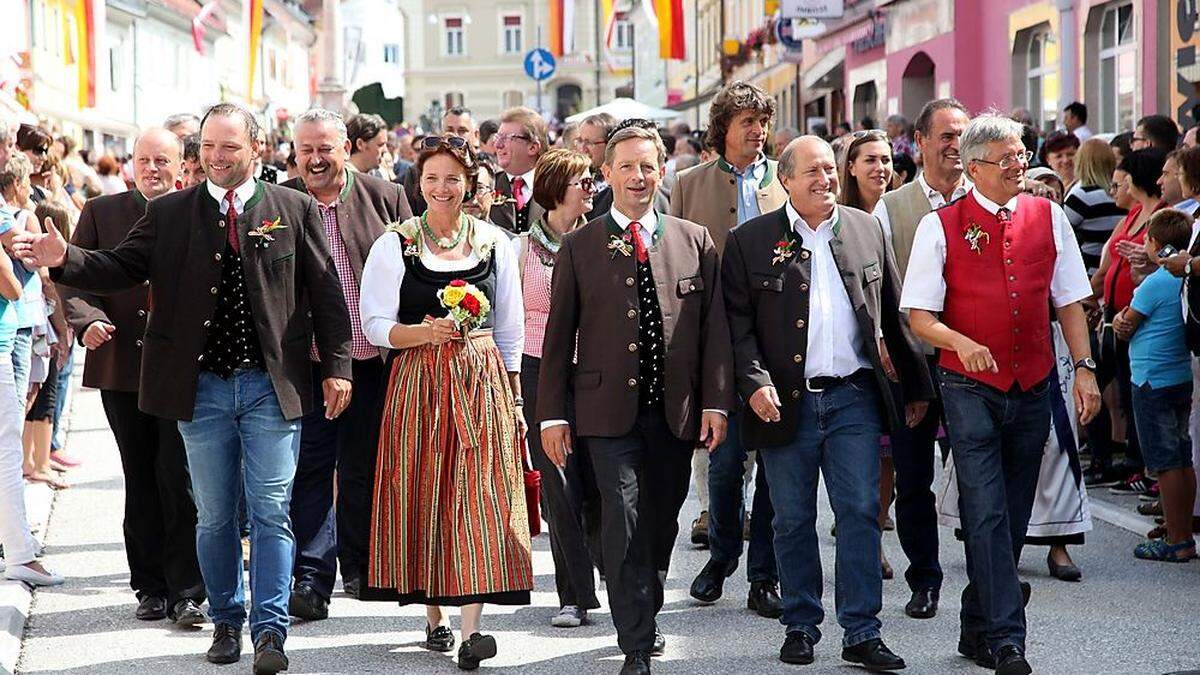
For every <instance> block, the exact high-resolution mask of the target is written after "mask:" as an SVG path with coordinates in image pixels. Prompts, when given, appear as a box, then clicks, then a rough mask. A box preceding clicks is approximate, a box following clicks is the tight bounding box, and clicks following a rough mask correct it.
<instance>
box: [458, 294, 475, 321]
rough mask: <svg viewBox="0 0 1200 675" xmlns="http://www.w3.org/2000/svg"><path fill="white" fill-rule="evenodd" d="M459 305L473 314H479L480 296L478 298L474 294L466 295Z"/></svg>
mask: <svg viewBox="0 0 1200 675" xmlns="http://www.w3.org/2000/svg"><path fill="white" fill-rule="evenodd" d="M458 306H459V307H462V308H463V309H465V310H467V311H468V312H470V313H471V316H479V310H480V307H479V298H476V297H475V296H473V295H467V296H466V297H464V298H463V299H462V302H460V303H458Z"/></svg>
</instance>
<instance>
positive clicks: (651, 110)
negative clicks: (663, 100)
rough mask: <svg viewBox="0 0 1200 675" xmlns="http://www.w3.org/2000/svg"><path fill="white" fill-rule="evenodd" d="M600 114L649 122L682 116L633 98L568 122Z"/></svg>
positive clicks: (594, 109)
mask: <svg viewBox="0 0 1200 675" xmlns="http://www.w3.org/2000/svg"><path fill="white" fill-rule="evenodd" d="M600 113H608V114H610V115H612V116H613V117H615V118H617V120H627V119H632V118H641V119H647V120H654V121H660V120H673V119H675V118H677V117H679V116H680V113H679V111H677V110H668V109H667V108H655V107H654V106H649V105H646V104H645V103H642V102H640V101H635V100H633V99H631V98H614V99H613V100H611V101H609V102H608V103H605V104H604V105H601V106H596V107H595V108H592V109H590V110H584V111H583V112H578V113H575V114H574V115H571V116H570V117H568V118H567V120H566V121H567V122H568V123H570V122H579V121H581V120H583V119H584V118H585V117H591V116H592V115H598V114H600Z"/></svg>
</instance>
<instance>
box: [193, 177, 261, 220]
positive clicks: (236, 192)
mask: <svg viewBox="0 0 1200 675" xmlns="http://www.w3.org/2000/svg"><path fill="white" fill-rule="evenodd" d="M204 184H205V185H206V186H208V194H210V195H212V198H213V199H215V200H217V203H218V204H220V205H221V207H220V208H221V213H222V214H224V213H226V212H227V211H228V209H229V202H227V201H225V194H226V193H227V192H229V188H223V187H221V186H220V185H217V184H216V183H213V182H212V181H211V180H206V181H204ZM257 187H258V186H257V184H256V183H255V180H254V179H253V178H248V179H246V181H245V182H244V183H242V184H241V185H239V186H237V187H235V188H234V189H233V209H234V210H235V211H237V214H238V215H239V216H240V215H242V214H243V213H245V212H246V202H248V201H250V198H251V197H253V196H254V191H255V189H256V188H257Z"/></svg>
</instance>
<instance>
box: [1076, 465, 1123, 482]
mask: <svg viewBox="0 0 1200 675" xmlns="http://www.w3.org/2000/svg"><path fill="white" fill-rule="evenodd" d="M1121 478H1122V476H1119V475H1117V473H1116V472H1115V471H1114V470H1113V469H1112V468H1109V467H1103V466H1095V465H1093V466H1089V467H1088V468H1087V469H1085V470H1084V472H1083V484H1084V485H1086V486H1088V487H1109V486H1112V485H1116V484H1117V483H1119V482H1121Z"/></svg>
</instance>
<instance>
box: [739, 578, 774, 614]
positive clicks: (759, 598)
mask: <svg viewBox="0 0 1200 675" xmlns="http://www.w3.org/2000/svg"><path fill="white" fill-rule="evenodd" d="M746 607H747V608H749V609H752V610H754V611H755V612H757V613H758V615H759V616H761V617H763V618H765V619H778V618H779V617H781V616H783V601H782V600H780V599H779V589H778V587H777V586H776V584H775V582H773V581H756V582H754V583H752V584H750V595H749V596H748V597H747V598H746Z"/></svg>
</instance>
